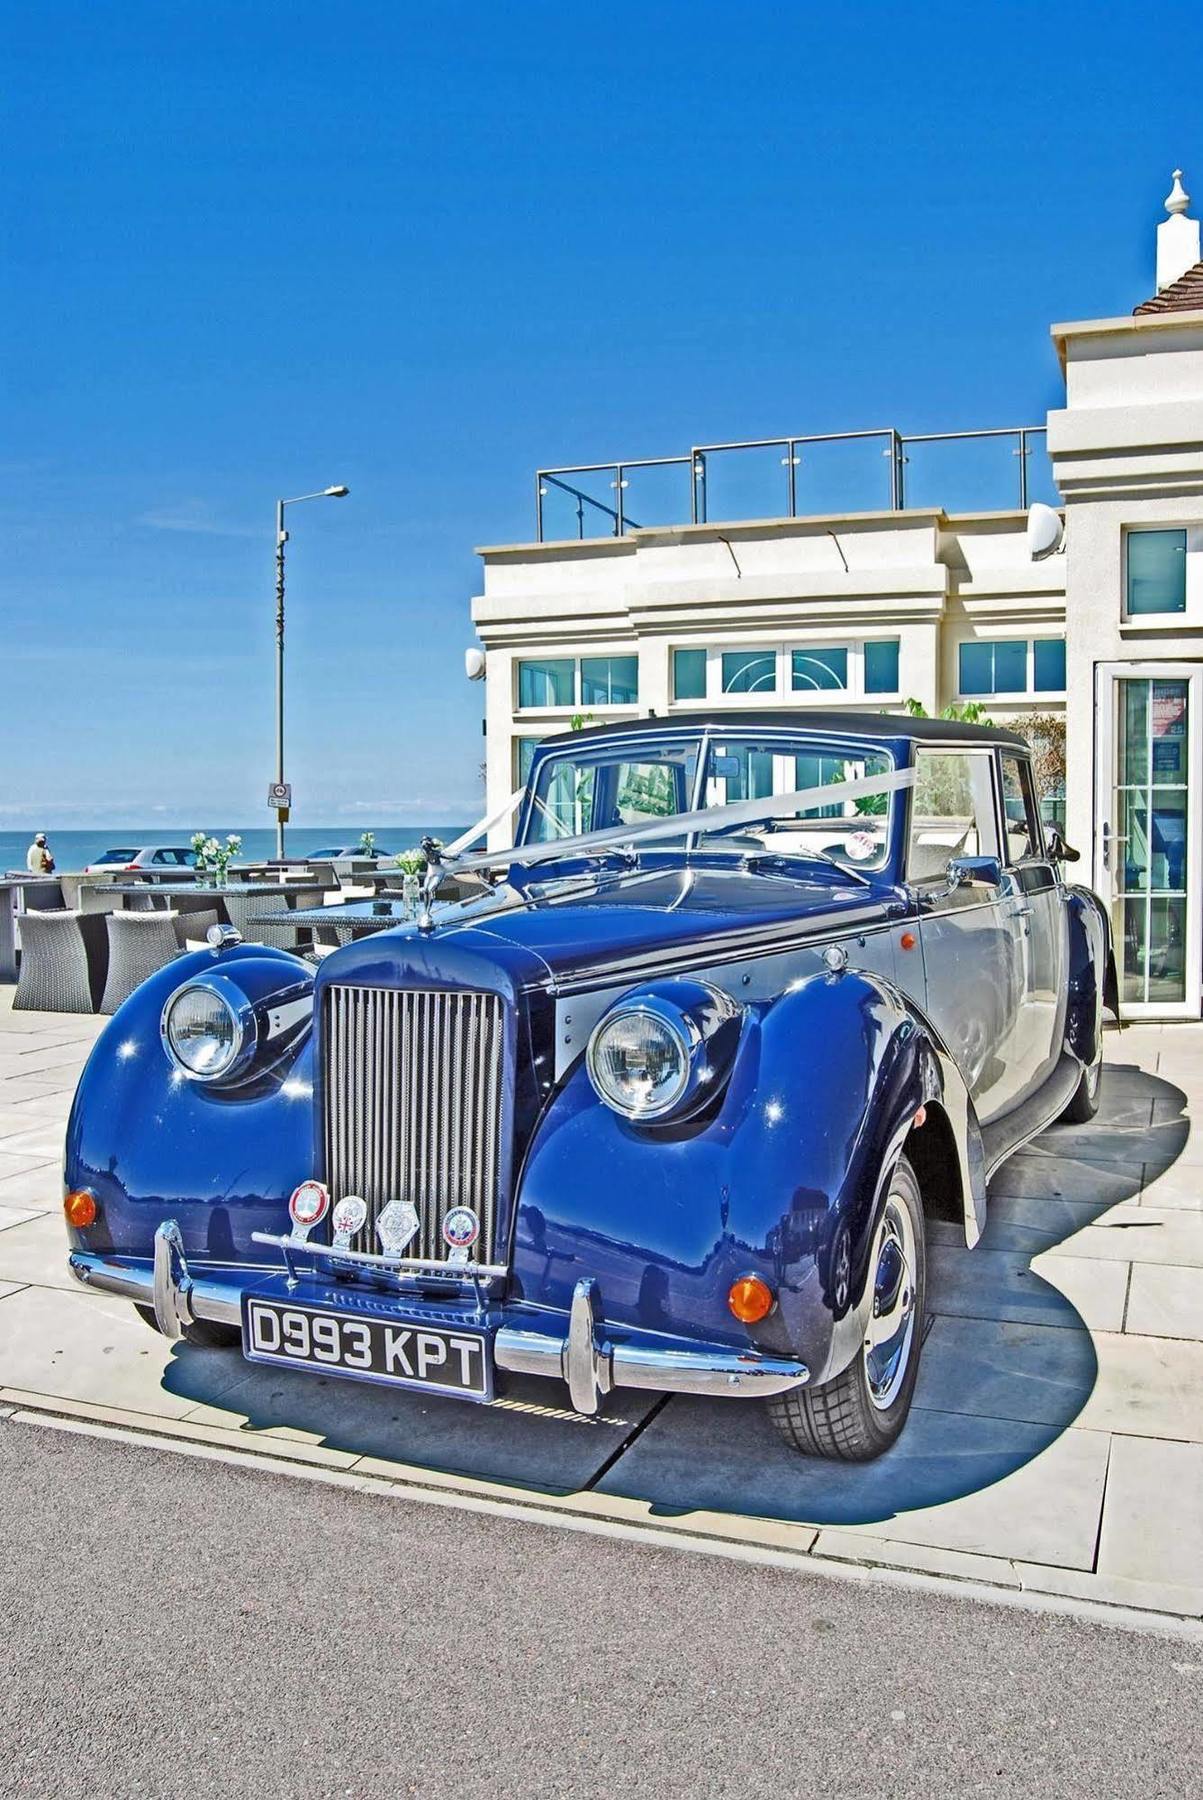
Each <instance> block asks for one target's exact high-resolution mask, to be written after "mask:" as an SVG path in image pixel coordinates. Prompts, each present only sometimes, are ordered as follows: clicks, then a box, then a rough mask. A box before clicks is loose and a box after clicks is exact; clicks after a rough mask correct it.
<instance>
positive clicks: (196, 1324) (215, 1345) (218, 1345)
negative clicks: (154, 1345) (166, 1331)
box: [134, 1301, 242, 1350]
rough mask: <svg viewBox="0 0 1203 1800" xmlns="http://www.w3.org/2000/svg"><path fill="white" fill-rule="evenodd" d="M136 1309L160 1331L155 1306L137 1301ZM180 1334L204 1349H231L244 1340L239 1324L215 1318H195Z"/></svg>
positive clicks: (143, 1318) (189, 1342) (146, 1322)
mask: <svg viewBox="0 0 1203 1800" xmlns="http://www.w3.org/2000/svg"><path fill="white" fill-rule="evenodd" d="M134 1311H135V1312H136V1313H137V1315H138V1317H139V1318H140V1319H141V1320H142V1321H143V1322H144V1323H145V1324H147V1325H149V1326H150V1328H151V1330H152V1331H158V1329H159V1321H158V1320H157V1319H156V1318H155V1309H154V1307H153V1306H139V1305H138V1303H137V1301H135V1302H134ZM180 1336H181V1337H182V1338H183V1340H184V1342H185V1343H186V1344H196V1345H197V1346H198V1348H201V1349H204V1350H230V1349H232V1348H233V1346H234V1345H235V1344H241V1342H242V1333H241V1332H240V1331H239V1329H238V1327H237V1325H219V1324H218V1322H217V1321H216V1320H215V1319H193V1321H192V1323H191V1325H185V1326H184V1327H183V1329H182V1331H181V1332H180Z"/></svg>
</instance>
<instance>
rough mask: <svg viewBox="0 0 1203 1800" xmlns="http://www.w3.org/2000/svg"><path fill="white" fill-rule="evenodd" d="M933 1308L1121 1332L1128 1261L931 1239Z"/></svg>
mask: <svg viewBox="0 0 1203 1800" xmlns="http://www.w3.org/2000/svg"><path fill="white" fill-rule="evenodd" d="M927 1266H928V1289H929V1296H930V1298H929V1305H930V1306H931V1309H932V1311H933V1312H937V1313H940V1314H953V1315H955V1316H956V1317H958V1318H968V1319H1009V1320H1011V1321H1013V1322H1014V1323H1015V1324H1031V1325H1058V1326H1063V1327H1066V1328H1068V1329H1069V1330H1073V1331H1077V1330H1080V1329H1081V1328H1082V1326H1083V1325H1086V1326H1089V1327H1090V1328H1091V1329H1092V1330H1095V1331H1122V1329H1123V1323H1124V1301H1125V1298H1126V1296H1127V1289H1128V1271H1127V1267H1126V1265H1124V1264H1123V1263H1119V1262H1106V1261H1101V1260H1098V1259H1091V1260H1088V1259H1085V1258H1082V1257H1075V1256H1072V1255H1063V1254H1061V1253H1060V1251H1058V1253H1057V1254H1056V1255H1055V1256H1054V1255H1052V1254H1051V1253H1049V1252H1042V1253H1041V1254H1040V1255H1039V1256H1035V1257H1030V1256H1029V1255H1028V1253H1027V1252H1026V1251H1024V1250H983V1249H982V1248H981V1247H980V1245H979V1246H978V1248H977V1249H975V1250H966V1249H964V1248H961V1249H953V1248H951V1247H949V1246H946V1245H940V1244H936V1245H933V1247H932V1249H931V1252H930V1254H929V1256H928V1263H927Z"/></svg>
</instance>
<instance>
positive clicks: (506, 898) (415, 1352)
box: [65, 710, 1116, 1460]
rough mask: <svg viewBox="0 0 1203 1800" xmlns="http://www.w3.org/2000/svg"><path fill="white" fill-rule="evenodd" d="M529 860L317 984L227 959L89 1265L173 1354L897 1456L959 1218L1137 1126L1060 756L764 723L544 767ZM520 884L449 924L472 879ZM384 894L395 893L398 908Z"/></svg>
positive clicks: (927, 734) (90, 1202)
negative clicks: (620, 1403) (541, 1391)
mask: <svg viewBox="0 0 1203 1800" xmlns="http://www.w3.org/2000/svg"><path fill="white" fill-rule="evenodd" d="M515 845H516V848H514V849H513V850H510V851H499V850H489V851H487V852H482V853H480V854H478V855H475V856H462V855H461V856H457V857H448V858H446V859H440V856H439V852H438V849H437V847H436V846H434V845H432V844H430V842H429V841H427V842H426V844H425V845H424V849H425V850H426V851H427V854H428V855H429V857H430V858H431V861H432V868H431V870H430V875H429V880H428V883H427V886H426V888H425V894H424V904H423V910H422V914H421V916H420V917H419V918H418V919H417V920H416V921H415V922H412V923H410V922H406V923H400V924H396V925H390V926H387V927H386V928H384V929H382V930H381V931H380V932H379V933H378V934H376V935H373V936H369V937H366V938H361V939H360V940H359V941H357V942H353V943H349V944H345V945H344V946H343V947H342V948H340V949H338V950H336V951H335V952H334V953H333V954H331V955H329V956H328V957H326V958H325V960H324V961H323V962H322V963H321V965H320V967H319V968H318V969H316V970H314V969H313V968H312V967H310V966H309V965H308V964H306V963H305V962H303V961H302V960H300V959H299V958H298V957H296V956H294V955H290V954H289V953H287V952H285V951H282V950H275V949H263V948H259V947H256V946H252V945H249V944H240V943H238V942H236V941H234V942H232V943H231V942H230V941H229V940H228V939H227V940H222V939H221V938H220V935H219V934H215V935H217V936H218V941H217V942H216V943H215V945H214V948H213V950H212V951H211V952H210V951H205V952H202V953H200V954H197V955H194V956H192V957H190V958H188V959H185V960H182V961H178V962H175V963H173V964H171V965H170V966H169V967H167V968H164V969H162V970H161V971H159V972H158V973H157V974H155V975H153V976H152V977H151V978H150V980H148V981H147V982H146V983H145V984H144V985H143V987H141V988H140V989H139V990H138V991H137V992H136V993H135V994H134V995H133V997H132V998H131V999H130V1000H128V1001H127V1002H126V1004H125V1005H124V1006H123V1007H122V1009H121V1011H120V1012H119V1013H118V1014H117V1016H116V1018H115V1019H114V1020H113V1023H112V1024H111V1025H110V1026H109V1028H108V1030H107V1032H106V1033H105V1035H104V1037H103V1038H101V1040H100V1041H99V1043H98V1045H97V1047H96V1049H95V1051H94V1052H93V1054H92V1057H91V1060H90V1061H89V1063H88V1066H87V1068H86V1070H85V1071H84V1075H83V1077H82V1080H81V1082H80V1086H79V1090H78V1093H77V1094H76V1097H75V1103H74V1107H73V1110H72V1114H71V1119H70V1123H69V1126H68V1135H67V1161H66V1171H65V1173H66V1182H67V1187H68V1190H69V1191H68V1194H67V1200H66V1210H67V1218H68V1226H69V1233H68V1235H69V1239H70V1266H71V1269H72V1270H73V1272H74V1273H75V1275H76V1276H77V1277H78V1278H79V1279H80V1280H81V1281H82V1282H84V1283H86V1284H87V1285H88V1286H90V1287H95V1288H100V1289H102V1290H105V1291H107V1292H109V1293H114V1294H119V1295H124V1296H125V1297H126V1298H128V1299H131V1300H133V1301H134V1303H135V1304H136V1305H137V1306H138V1307H139V1308H140V1310H141V1312H142V1313H143V1315H144V1317H145V1318H146V1319H147V1320H148V1322H150V1323H152V1324H154V1325H156V1326H157V1328H158V1329H159V1330H160V1331H162V1332H165V1333H166V1334H167V1335H168V1336H169V1337H173V1338H176V1337H184V1338H186V1339H187V1340H189V1341H190V1342H194V1343H213V1342H215V1341H223V1340H224V1341H230V1342H238V1343H241V1346H242V1350H243V1354H244V1355H245V1356H246V1357H248V1358H249V1359H250V1360H251V1361H254V1362H266V1363H273V1364H277V1365H282V1366H285V1367H288V1368H297V1369H309V1370H312V1371H314V1372H316V1373H319V1374H322V1375H327V1376H329V1375H344V1376H348V1377H352V1378H356V1379H359V1380H364V1381H373V1382H380V1383H384V1384H395V1385H399V1386H401V1387H408V1388H416V1389H420V1390H422V1391H424V1392H429V1391H430V1390H434V1391H435V1392H437V1393H441V1394H447V1395H456V1396H458V1397H460V1398H465V1399H473V1400H488V1399H491V1398H492V1397H493V1396H494V1395H495V1394H496V1393H497V1392H498V1391H499V1390H500V1389H502V1388H503V1387H504V1384H505V1382H506V1381H507V1379H509V1378H510V1377H511V1376H513V1375H518V1374H521V1375H542V1376H547V1377H550V1378H552V1379H554V1380H563V1381H565V1382H566V1383H567V1387H568V1392H569V1395H570V1397H571V1401H572V1404H573V1405H574V1406H575V1407H576V1408H577V1409H578V1410H579V1411H580V1412H582V1413H584V1414H591V1413H594V1412H596V1410H597V1409H598V1407H599V1405H600V1403H601V1401H602V1398H603V1396H604V1395H605V1394H607V1393H608V1392H609V1391H610V1389H612V1388H622V1387H634V1388H644V1389H651V1390H654V1391H657V1392H661V1393H685V1394H695V1395H713V1396H717V1397H723V1398H735V1399H740V1398H745V1397H753V1396H758V1395H764V1396H766V1397H768V1404H769V1409H770V1413H771V1416H772V1418H773V1419H774V1422H775V1423H776V1425H777V1427H778V1429H779V1431H780V1432H781V1434H782V1436H783V1437H784V1438H785V1440H786V1441H787V1443H789V1444H790V1445H791V1446H793V1447H794V1448H795V1449H798V1450H800V1451H803V1452H806V1453H809V1454H811V1455H820V1456H826V1457H833V1458H843V1459H848V1460H860V1459H865V1458H868V1457H871V1456H876V1455H877V1454H879V1453H880V1452H881V1451H883V1450H885V1449H887V1448H888V1447H889V1446H890V1445H891V1444H892V1443H894V1442H895V1441H896V1440H897V1438H898V1435H899V1433H900V1431H901V1430H902V1428H903V1424H904V1422H905V1420H906V1417H907V1413H908V1410H909V1408H910V1404H911V1397H912V1394H913V1392H914V1387H915V1380H916V1376H917V1373H918V1368H919V1361H920V1357H921V1354H922V1348H923V1338H924V1321H925V1313H926V1308H927V1301H928V1275H927V1258H926V1250H925V1242H926V1226H927V1221H928V1220H929V1219H931V1218H933V1217H936V1218H939V1219H942V1220H948V1221H951V1222H953V1223H954V1224H956V1225H957V1226H959V1228H960V1231H961V1234H962V1236H963V1239H964V1242H965V1243H966V1244H968V1245H973V1244H975V1243H976V1242H977V1241H978V1239H979V1238H980V1236H981V1233H982V1231H983V1228H984V1226H985V1222H986V1205H987V1200H986V1183H987V1180H988V1178H989V1176H990V1175H991V1173H992V1172H993V1170H994V1169H996V1168H997V1167H998V1165H999V1164H1000V1163H1001V1162H1002V1161H1003V1160H1004V1159H1005V1158H1006V1157H1008V1156H1010V1155H1011V1154H1012V1153H1013V1152H1014V1151H1015V1150H1017V1149H1018V1148H1019V1147H1020V1146H1021V1145H1023V1144H1024V1143H1026V1142H1027V1141H1028V1140H1029V1139H1030V1138H1032V1137H1034V1136H1035V1135H1036V1134H1037V1133H1038V1132H1040V1131H1043V1130H1044V1129H1045V1127H1046V1126H1048V1125H1050V1124H1052V1123H1054V1122H1055V1121H1056V1120H1058V1119H1061V1118H1064V1119H1070V1120H1077V1121H1082V1120H1086V1119H1088V1118H1090V1117H1091V1116H1092V1115H1093V1113H1094V1111H1095V1110H1096V1107H1097V1104H1098V1092H1099V1079H1100V1070H1101V1066H1102V1054H1103V1036H1102V1031H1103V1010H1104V1006H1105V1005H1107V1006H1111V1007H1113V1008H1114V1006H1115V1004H1116V984H1115V964H1114V958H1113V956H1112V950H1111V942H1110V931H1109V924H1108V918H1107V914H1106V912H1105V911H1104V909H1103V907H1102V905H1101V904H1100V902H1099V901H1098V900H1097V899H1096V897H1095V896H1094V895H1093V894H1092V893H1090V892H1088V891H1087V890H1086V889H1085V888H1081V887H1070V886H1067V885H1066V884H1065V883H1064V881H1063V879H1062V875H1061V871H1060V867H1059V858H1060V856H1061V853H1062V851H1063V849H1064V846H1063V845H1061V844H1060V842H1059V840H1057V839H1055V838H1052V837H1049V836H1046V833H1045V829H1044V826H1043V824H1042V822H1041V818H1040V811H1039V807H1038V805H1037V799H1036V791H1035V786H1034V783H1033V779H1032V769H1031V759H1030V753H1029V749H1028V746H1027V744H1026V743H1025V742H1024V741H1023V739H1022V738H1019V737H1017V736H1015V735H1014V734H1013V733H1011V732H1009V731H1004V730H995V729H991V728H984V727H981V726H972V725H966V724H963V723H961V722H960V721H955V720H953V721H948V720H926V719H925V720H914V719H900V718H894V717H885V716H882V715H872V714H844V715H838V714H833V713H830V712H810V713H793V712H765V713H761V712H753V711H751V710H749V711H747V712H740V713H726V714H717V715H698V716H688V715H686V716H683V717H679V718H673V719H671V720H665V719H649V720H643V721H639V722H632V723H628V724H622V725H611V726H605V727H602V728H599V729H595V730H584V731H580V732H575V733H567V734H565V735H564V736H561V737H556V738H551V739H548V740H546V741H544V743H542V744H541V745H540V746H539V747H538V749H537V750H536V751H535V755H534V760H533V763H532V767H531V773H530V778H529V782H528V785H527V789H526V793H525V796H524V799H523V801H522V804H521V809H520V812H519V818H518V826H517V832H516V836H515ZM444 870H445V871H448V872H450V873H451V874H452V875H456V876H458V875H460V874H463V873H467V872H471V873H473V874H475V875H476V876H477V877H478V879H480V880H482V881H483V882H484V883H485V884H486V889H487V891H486V892H485V893H484V894H483V895H481V896H480V897H477V898H475V899H470V900H467V901H464V902H462V903H459V904H448V905H445V906H442V905H440V904H439V903H438V902H437V900H436V899H435V893H436V891H437V885H438V881H439V879H440V875H441V874H442V873H443V872H444ZM370 904H371V903H365V908H366V907H367V906H368V905H370Z"/></svg>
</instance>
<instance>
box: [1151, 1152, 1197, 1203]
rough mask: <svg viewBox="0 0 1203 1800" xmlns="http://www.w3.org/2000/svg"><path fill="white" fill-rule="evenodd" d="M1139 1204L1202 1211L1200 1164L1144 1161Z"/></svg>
mask: <svg viewBox="0 0 1203 1800" xmlns="http://www.w3.org/2000/svg"><path fill="white" fill-rule="evenodd" d="M1140 1204H1141V1205H1142V1206H1165V1207H1172V1208H1174V1209H1175V1210H1176V1211H1177V1210H1179V1209H1181V1210H1183V1211H1187V1212H1190V1211H1203V1168H1201V1167H1200V1166H1199V1165H1198V1164H1197V1163H1182V1162H1179V1163H1170V1164H1168V1165H1167V1164H1164V1163H1146V1164H1145V1172H1144V1181H1143V1183H1142V1186H1141V1190H1140Z"/></svg>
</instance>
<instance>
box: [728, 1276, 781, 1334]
mask: <svg viewBox="0 0 1203 1800" xmlns="http://www.w3.org/2000/svg"><path fill="white" fill-rule="evenodd" d="M776 1304H777V1296H776V1295H775V1294H774V1292H773V1290H772V1288H771V1287H770V1286H769V1285H768V1283H767V1282H766V1281H762V1280H761V1279H760V1277H759V1275H741V1276H740V1278H739V1280H738V1281H733V1282H732V1283H731V1290H730V1292H729V1293H728V1295H727V1305H728V1306H729V1307H730V1308H731V1311H732V1312H733V1313H734V1314H735V1317H736V1318H737V1319H738V1320H739V1321H740V1323H741V1324H742V1325H759V1323H760V1321H761V1319H767V1318H768V1316H769V1314H770V1313H771V1312H772V1310H773V1308H774V1306H775V1305H776Z"/></svg>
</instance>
